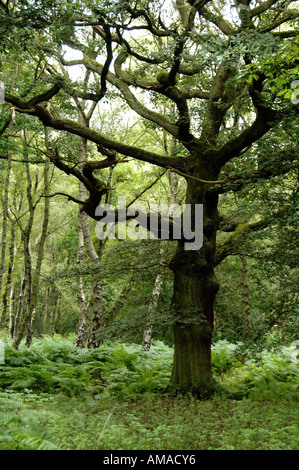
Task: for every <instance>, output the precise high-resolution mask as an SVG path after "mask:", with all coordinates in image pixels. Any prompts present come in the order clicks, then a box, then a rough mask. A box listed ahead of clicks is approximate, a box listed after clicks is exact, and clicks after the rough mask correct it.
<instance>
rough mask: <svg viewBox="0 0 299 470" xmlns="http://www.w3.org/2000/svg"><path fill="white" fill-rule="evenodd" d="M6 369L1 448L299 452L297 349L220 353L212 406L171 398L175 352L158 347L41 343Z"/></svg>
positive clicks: (0, 382) (1, 369) (225, 347)
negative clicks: (144, 349) (243, 355)
mask: <svg viewBox="0 0 299 470" xmlns="http://www.w3.org/2000/svg"><path fill="white" fill-rule="evenodd" d="M5 341H6V343H5V362H4V364H2V365H0V449H17V450H27V449H34V450H37V449H40V450H51V449H111V450H113V449H153V450H155V449H157V450H158V449H176V450H177V449H194V450H195V449H295V448H298V429H297V423H298V421H296V418H297V419H298V415H296V413H297V412H298V388H297V387H298V366H297V364H296V363H295V362H296V361H293V360H292V357H294V356H292V354H293V353H294V351H293V349H292V348H281V350H280V351H278V352H273V351H272V352H269V351H263V352H261V353H259V354H258V355H256V356H255V357H254V359H253V358H252V357H251V358H248V359H247V360H246V361H244V360H241V356H240V354H239V345H233V344H230V343H228V342H226V341H221V342H220V341H219V342H218V343H216V344H215V345H214V346H213V352H212V365H213V374H214V377H215V380H216V381H217V382H218V383H219V384H220V385H221V388H219V390H221V392H218V394H216V395H215V396H214V397H213V398H212V399H211V400H206V401H198V400H196V399H193V398H192V397H186V396H185V397H180V396H177V397H172V396H170V395H169V394H167V393H166V391H165V390H166V387H167V385H168V383H169V378H170V374H171V366H172V358H173V350H172V348H170V347H168V346H166V345H165V344H163V343H162V342H160V341H156V342H155V341H154V342H153V345H152V347H151V350H150V351H149V352H148V353H144V352H142V350H141V346H140V345H137V344H121V343H117V342H106V343H104V344H103V345H102V346H101V347H100V348H99V349H96V350H88V349H79V348H74V347H73V337H71V336H70V337H68V338H62V337H60V336H55V337H53V338H50V337H44V338H41V339H35V340H34V342H33V344H32V346H31V347H30V349H28V348H26V347H25V346H24V345H21V346H20V349H19V351H15V350H14V349H13V348H12V346H11V344H10V341H8V340H5Z"/></svg>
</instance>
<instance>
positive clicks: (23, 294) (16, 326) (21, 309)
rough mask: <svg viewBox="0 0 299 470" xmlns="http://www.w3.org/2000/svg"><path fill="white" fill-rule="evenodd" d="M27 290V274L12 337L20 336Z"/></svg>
mask: <svg viewBox="0 0 299 470" xmlns="http://www.w3.org/2000/svg"><path fill="white" fill-rule="evenodd" d="M25 290H26V279H25V276H23V277H22V280H21V284H20V290H19V296H18V302H17V308H16V315H15V319H14V326H13V336H12V338H13V339H15V338H18V336H19V327H20V323H21V320H22V316H23V309H24V301H25ZM18 347H19V344H17V345H16V347H15V349H18Z"/></svg>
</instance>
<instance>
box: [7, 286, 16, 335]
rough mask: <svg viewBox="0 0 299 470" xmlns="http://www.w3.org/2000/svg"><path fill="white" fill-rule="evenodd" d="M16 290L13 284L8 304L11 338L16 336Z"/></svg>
mask: <svg viewBox="0 0 299 470" xmlns="http://www.w3.org/2000/svg"><path fill="white" fill-rule="evenodd" d="M15 289H16V285H15V283H14V282H13V283H12V285H11V289H10V293H9V302H8V306H9V307H8V314H9V336H10V338H13V335H14V326H15V309H14V304H15Z"/></svg>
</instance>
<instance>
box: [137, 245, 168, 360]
mask: <svg viewBox="0 0 299 470" xmlns="http://www.w3.org/2000/svg"><path fill="white" fill-rule="evenodd" d="M163 248H164V247H163V242H160V256H161V258H160V266H159V270H158V274H157V276H156V279H155V284H154V288H153V292H152V297H151V300H150V303H149V306H148V311H147V321H146V328H145V330H144V332H143V341H142V347H143V350H144V351H149V350H150V347H151V342H152V334H153V327H154V322H155V315H156V310H157V305H158V300H159V297H160V293H161V289H162V284H163V277H164V267H163V261H164V249H163Z"/></svg>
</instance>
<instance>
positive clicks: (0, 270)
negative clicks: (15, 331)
mask: <svg viewBox="0 0 299 470" xmlns="http://www.w3.org/2000/svg"><path fill="white" fill-rule="evenodd" d="M8 129H9V130H11V124H10V125H9V128H8ZM10 172H11V151H10V150H8V152H7V170H6V178H5V184H4V195H3V217H2V237H1V257H0V302H1V297H2V281H3V274H4V268H5V257H6V235H7V220H8V190H9V180H10ZM5 319H6V316H5V313H3V312H2V314H1V318H0V329H1V328H2V326H3V323H4V322H5Z"/></svg>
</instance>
